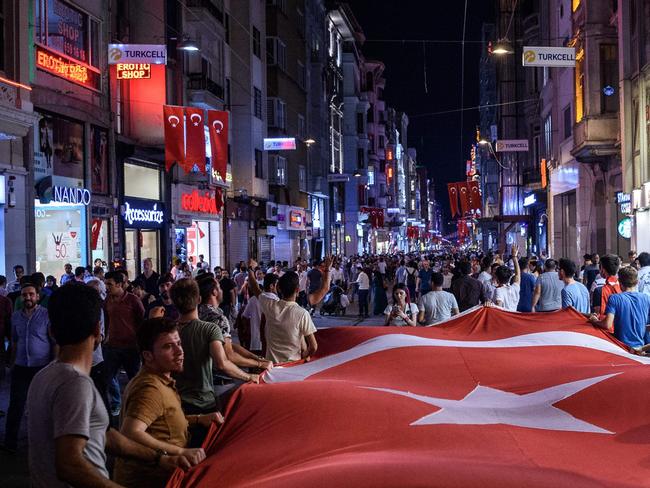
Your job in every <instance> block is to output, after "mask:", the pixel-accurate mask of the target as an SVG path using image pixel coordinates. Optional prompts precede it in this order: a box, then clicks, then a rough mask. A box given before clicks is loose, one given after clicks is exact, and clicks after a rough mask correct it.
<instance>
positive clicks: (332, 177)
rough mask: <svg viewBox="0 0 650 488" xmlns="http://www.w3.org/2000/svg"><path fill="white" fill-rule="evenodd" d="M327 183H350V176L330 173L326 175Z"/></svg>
mask: <svg viewBox="0 0 650 488" xmlns="http://www.w3.org/2000/svg"><path fill="white" fill-rule="evenodd" d="M327 181H328V182H330V183H345V182H346V181H350V175H346V174H343V173H332V174H329V175H327Z"/></svg>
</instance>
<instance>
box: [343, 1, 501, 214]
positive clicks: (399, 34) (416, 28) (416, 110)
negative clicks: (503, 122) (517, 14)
mask: <svg viewBox="0 0 650 488" xmlns="http://www.w3.org/2000/svg"><path fill="white" fill-rule="evenodd" d="M347 3H348V4H349V5H350V6H351V7H352V10H353V11H354V14H355V16H356V18H357V20H358V21H359V23H360V24H361V25H362V27H363V29H364V32H365V35H366V38H367V40H368V41H367V42H366V44H365V45H364V47H363V52H364V55H365V57H366V58H368V59H378V60H380V61H383V62H384V64H385V65H386V71H385V76H386V79H387V85H386V92H385V93H386V101H387V103H388V104H389V105H391V106H392V107H394V108H396V109H398V110H403V111H404V112H406V113H407V114H408V115H409V119H410V124H409V145H410V146H412V147H415V148H416V149H417V151H418V162H419V164H425V165H426V166H428V167H429V172H430V174H431V175H432V176H434V178H435V179H436V190H437V191H438V199H439V200H440V201H441V203H444V200H446V185H445V183H447V182H449V181H459V180H462V179H464V171H465V161H466V160H467V159H468V158H469V151H470V145H471V143H472V142H473V140H474V136H475V132H474V131H475V127H476V125H477V124H478V111H477V110H472V111H465V112H464V120H463V127H464V129H463V132H462V137H463V143H462V145H461V143H460V141H459V139H460V137H461V130H460V123H461V122H460V119H461V116H460V112H456V113H452V114H445V115H435V116H427V117H415V115H417V114H423V113H428V112H438V111H444V110H455V109H460V107H461V44H460V43H453V44H452V43H427V44H426V65H427V88H428V89H427V93H425V88H424V86H425V85H424V60H425V55H424V49H423V45H422V43H402V42H379V40H382V39H417V40H420V39H427V40H435V41H437V40H444V41H450V40H451V41H461V40H462V37H463V11H464V5H465V2H464V0H451V1H446V2H441V1H439V0H438V1H434V0H348V2H347ZM492 20H493V2H492V1H490V0H468V5H467V27H466V34H465V38H466V40H467V41H470V42H467V43H466V44H465V85H464V86H465V88H464V90H463V91H464V93H465V96H464V102H463V106H465V107H473V106H476V105H478V102H479V98H478V96H479V85H478V64H479V58H480V46H481V45H480V43H477V42H476V41H480V39H481V25H482V23H483V22H486V21H487V22H492ZM375 41H377V42H375ZM471 41H474V42H471ZM443 190H444V191H443Z"/></svg>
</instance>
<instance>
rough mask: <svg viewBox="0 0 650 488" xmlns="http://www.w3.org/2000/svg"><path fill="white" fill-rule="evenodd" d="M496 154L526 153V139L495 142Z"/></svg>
mask: <svg viewBox="0 0 650 488" xmlns="http://www.w3.org/2000/svg"><path fill="white" fill-rule="evenodd" d="M495 151H496V152H528V139H502V140H500V141H497V143H496V146H495Z"/></svg>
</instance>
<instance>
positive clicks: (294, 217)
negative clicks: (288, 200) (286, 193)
mask: <svg viewBox="0 0 650 488" xmlns="http://www.w3.org/2000/svg"><path fill="white" fill-rule="evenodd" d="M279 217H280V215H278V220H280V219H279ZM285 222H286V226H287V229H289V230H305V226H306V224H307V212H306V211H305V209H304V208H299V207H287V213H286V220H285Z"/></svg>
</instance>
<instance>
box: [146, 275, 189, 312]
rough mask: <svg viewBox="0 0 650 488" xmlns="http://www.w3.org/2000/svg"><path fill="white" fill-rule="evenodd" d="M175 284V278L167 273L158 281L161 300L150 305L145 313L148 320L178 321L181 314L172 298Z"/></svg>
mask: <svg viewBox="0 0 650 488" xmlns="http://www.w3.org/2000/svg"><path fill="white" fill-rule="evenodd" d="M173 284H174V277H173V276H172V274H171V273H166V274H164V275H162V276H161V277H160V278H159V279H158V291H159V298H158V299H156V300H154V301H153V302H151V303H149V306H148V307H147V310H146V312H145V317H146V318H149V319H155V318H158V317H165V318H168V319H171V320H177V319H178V318H179V317H180V313H179V312H178V309H177V308H176V305H174V302H173V300H172V298H171V289H172V285H173Z"/></svg>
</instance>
